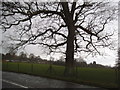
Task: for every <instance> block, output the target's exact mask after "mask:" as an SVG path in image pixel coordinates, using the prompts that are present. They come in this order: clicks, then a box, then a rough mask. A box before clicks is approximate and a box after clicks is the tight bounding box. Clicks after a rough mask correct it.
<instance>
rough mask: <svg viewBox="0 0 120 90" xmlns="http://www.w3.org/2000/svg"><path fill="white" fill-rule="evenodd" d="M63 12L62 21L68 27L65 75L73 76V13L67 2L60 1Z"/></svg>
mask: <svg viewBox="0 0 120 90" xmlns="http://www.w3.org/2000/svg"><path fill="white" fill-rule="evenodd" d="M62 7H63V12H64V15H65V18H64V21H65V23H66V25H67V28H68V36H67V46H66V61H65V71H64V75H65V76H73V75H74V72H75V66H74V36H75V26H74V21H73V13H74V12H72V13H71V12H70V9H69V6H68V2H63V3H62Z"/></svg>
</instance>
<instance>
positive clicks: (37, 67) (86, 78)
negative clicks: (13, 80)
mask: <svg viewBox="0 0 120 90" xmlns="http://www.w3.org/2000/svg"><path fill="white" fill-rule="evenodd" d="M49 66H50V65H48V64H31V63H15V62H3V64H2V69H3V71H12V72H18V73H26V74H30V75H37V76H42V77H48V78H54V79H60V80H65V81H71V82H75V83H80V84H85V85H91V86H98V87H102V88H117V86H118V85H117V82H116V81H117V80H116V72H115V70H114V69H108V68H88V67H86V68H80V67H78V68H77V75H76V77H72V78H71V77H64V75H63V72H64V68H65V67H64V66H57V65H52V72H51V73H50V72H49Z"/></svg>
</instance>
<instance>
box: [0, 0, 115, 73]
mask: <svg viewBox="0 0 120 90" xmlns="http://www.w3.org/2000/svg"><path fill="white" fill-rule="evenodd" d="M60 1H61V2H38V1H37V0H36V1H33V2H23V1H21V2H1V3H2V8H1V10H2V15H1V25H2V28H3V30H4V31H7V29H9V30H14V31H16V32H17V34H16V35H17V36H16V37H17V38H12V39H13V40H16V41H17V42H16V45H17V48H18V47H19V46H24V45H28V44H35V45H36V44H39V45H41V46H44V47H47V48H49V50H50V52H60V51H61V52H63V53H64V54H65V55H66V61H65V63H66V68H65V75H73V73H74V54H75V53H77V52H81V51H84V52H91V53H92V52H94V53H99V51H98V50H97V48H98V47H108V46H109V45H111V42H109V39H110V36H112V35H113V33H110V34H109V33H106V32H105V31H104V30H105V26H106V25H107V24H108V23H109V22H110V21H112V20H114V18H115V15H116V7H114V6H112V5H111V4H110V3H109V2H92V1H86V2H85V1H84V0H83V1H82V2H81V0H73V1H69V2H62V0H60ZM64 1H66V0H64Z"/></svg>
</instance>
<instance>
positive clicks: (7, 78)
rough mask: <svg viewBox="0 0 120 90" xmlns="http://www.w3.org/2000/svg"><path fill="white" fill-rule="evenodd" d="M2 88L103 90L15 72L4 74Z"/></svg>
mask: <svg viewBox="0 0 120 90" xmlns="http://www.w3.org/2000/svg"><path fill="white" fill-rule="evenodd" d="M2 88H95V89H97V90H102V88H98V87H91V86H87V85H80V84H76V83H71V82H66V81H61V80H54V79H48V78H43V77H37V76H32V75H27V74H20V73H13V72H2ZM103 90H104V89H103Z"/></svg>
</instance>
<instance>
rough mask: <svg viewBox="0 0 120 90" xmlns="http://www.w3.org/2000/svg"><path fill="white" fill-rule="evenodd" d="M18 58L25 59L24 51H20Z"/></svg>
mask: <svg viewBox="0 0 120 90" xmlns="http://www.w3.org/2000/svg"><path fill="white" fill-rule="evenodd" d="M19 58H20V60H21V61H25V60H26V59H27V55H26V54H25V53H24V52H20V55H19Z"/></svg>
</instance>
